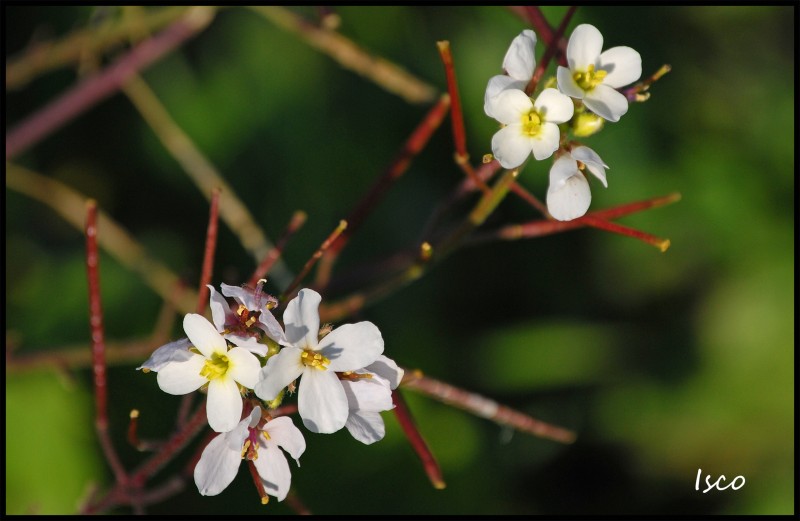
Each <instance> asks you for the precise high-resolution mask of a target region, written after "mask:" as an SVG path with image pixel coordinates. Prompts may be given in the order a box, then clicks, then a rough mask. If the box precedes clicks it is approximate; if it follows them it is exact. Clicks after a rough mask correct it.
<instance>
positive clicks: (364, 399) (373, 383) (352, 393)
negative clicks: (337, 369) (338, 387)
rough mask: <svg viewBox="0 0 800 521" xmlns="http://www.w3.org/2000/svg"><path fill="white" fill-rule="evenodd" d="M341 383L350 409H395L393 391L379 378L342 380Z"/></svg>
mask: <svg viewBox="0 0 800 521" xmlns="http://www.w3.org/2000/svg"><path fill="white" fill-rule="evenodd" d="M384 381H385V380H384ZM341 384H342V388H343V389H344V394H345V396H347V407H348V408H349V409H350V411H371V412H380V411H389V410H392V409H394V404H393V403H392V391H391V390H390V389H389V387H388V386H384V385H383V384H381V382H380V381H378V380H377V379H374V378H361V379H359V380H356V381H350V380H341Z"/></svg>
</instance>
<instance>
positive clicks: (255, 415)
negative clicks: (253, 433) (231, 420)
mask: <svg viewBox="0 0 800 521" xmlns="http://www.w3.org/2000/svg"><path fill="white" fill-rule="evenodd" d="M260 420H261V407H259V406H258V405H256V406H255V407H253V410H252V411H250V416H248V417H247V418H245V419H244V420H242V422H246V423H247V426H248V427H250V428H251V429H254V428H255V427H256V425H258V422H259V421H260Z"/></svg>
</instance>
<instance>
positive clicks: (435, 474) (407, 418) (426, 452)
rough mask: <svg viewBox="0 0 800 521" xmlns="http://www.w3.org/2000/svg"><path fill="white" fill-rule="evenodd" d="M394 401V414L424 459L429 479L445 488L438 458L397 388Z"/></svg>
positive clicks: (435, 486)
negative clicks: (418, 427) (426, 441)
mask: <svg viewBox="0 0 800 521" xmlns="http://www.w3.org/2000/svg"><path fill="white" fill-rule="evenodd" d="M392 402H393V403H394V409H392V410H393V411H394V415H395V416H396V417H397V421H398V422H400V427H402V429H403V432H404V433H405V435H406V438H408V441H409V443H411V446H412V447H413V448H414V451H415V452H416V453H417V456H419V459H420V460H422V466H423V467H424V468H425V473H426V474H427V475H428V479H430V480H431V483H432V484H433V486H434V488H437V489H443V488H445V486H446V485H445V482H444V479H443V478H442V469H441V468H439V464H438V463H437V462H436V458H435V457H434V456H433V453H432V452H431V449H430V448H429V447H428V444H427V443H425V440H424V439H423V438H422V434H420V432H419V430H418V429H417V425H416V424H415V423H414V418H413V417H412V416H411V412H410V411H409V410H408V406H407V405H406V401H405V400H404V399H403V396H402V395H401V394H400V392H399V391H398V390H397V389H395V390H394V391H392Z"/></svg>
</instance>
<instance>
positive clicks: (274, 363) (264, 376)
mask: <svg viewBox="0 0 800 521" xmlns="http://www.w3.org/2000/svg"><path fill="white" fill-rule="evenodd" d="M302 353H303V352H302V351H301V350H300V349H298V348H296V347H284V348H283V349H281V351H280V352H279V353H278V354H277V355H273V356H271V357H270V358H269V360H267V365H265V366H264V367H262V368H261V372H260V373H259V376H260V378H261V379H260V380H259V381H258V383H256V385H255V387H253V390H254V391H255V392H256V395H257V396H258V397H259V398H261V399H262V400H267V401H269V400H274V399H275V397H276V396H278V393H279V392H281V389H283V388H284V387H286V386H287V385H289V383H290V382H291V381H292V380H295V379H296V378H297V377H298V376H300V375H301V374H303V367H305V366H304V365H303V363H302V362H301V361H300V355H301V354H302Z"/></svg>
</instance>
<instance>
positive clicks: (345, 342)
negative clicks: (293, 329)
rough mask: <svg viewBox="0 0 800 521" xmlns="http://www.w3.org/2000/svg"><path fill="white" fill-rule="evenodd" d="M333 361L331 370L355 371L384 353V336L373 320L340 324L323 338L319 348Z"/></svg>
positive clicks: (329, 367) (330, 366)
mask: <svg viewBox="0 0 800 521" xmlns="http://www.w3.org/2000/svg"><path fill="white" fill-rule="evenodd" d="M318 350H319V351H320V352H321V353H322V354H323V355H324V356H325V357H327V358H328V359H329V360H330V361H331V363H330V365H329V366H328V369H329V370H330V371H354V370H356V369H360V368H362V367H364V366H367V365H369V364H371V363H372V362H374V361H375V360H377V359H378V357H379V356H380V355H381V353H383V337H382V336H381V332H380V330H379V329H378V327H377V326H376V325H375V324H373V323H372V322H358V323H357V324H345V325H343V326H339V327H337V328H336V329H334V330H333V331H331V332H330V333H328V335H327V336H326V337H325V338H323V339H322V342H320V344H319V349H318Z"/></svg>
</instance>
